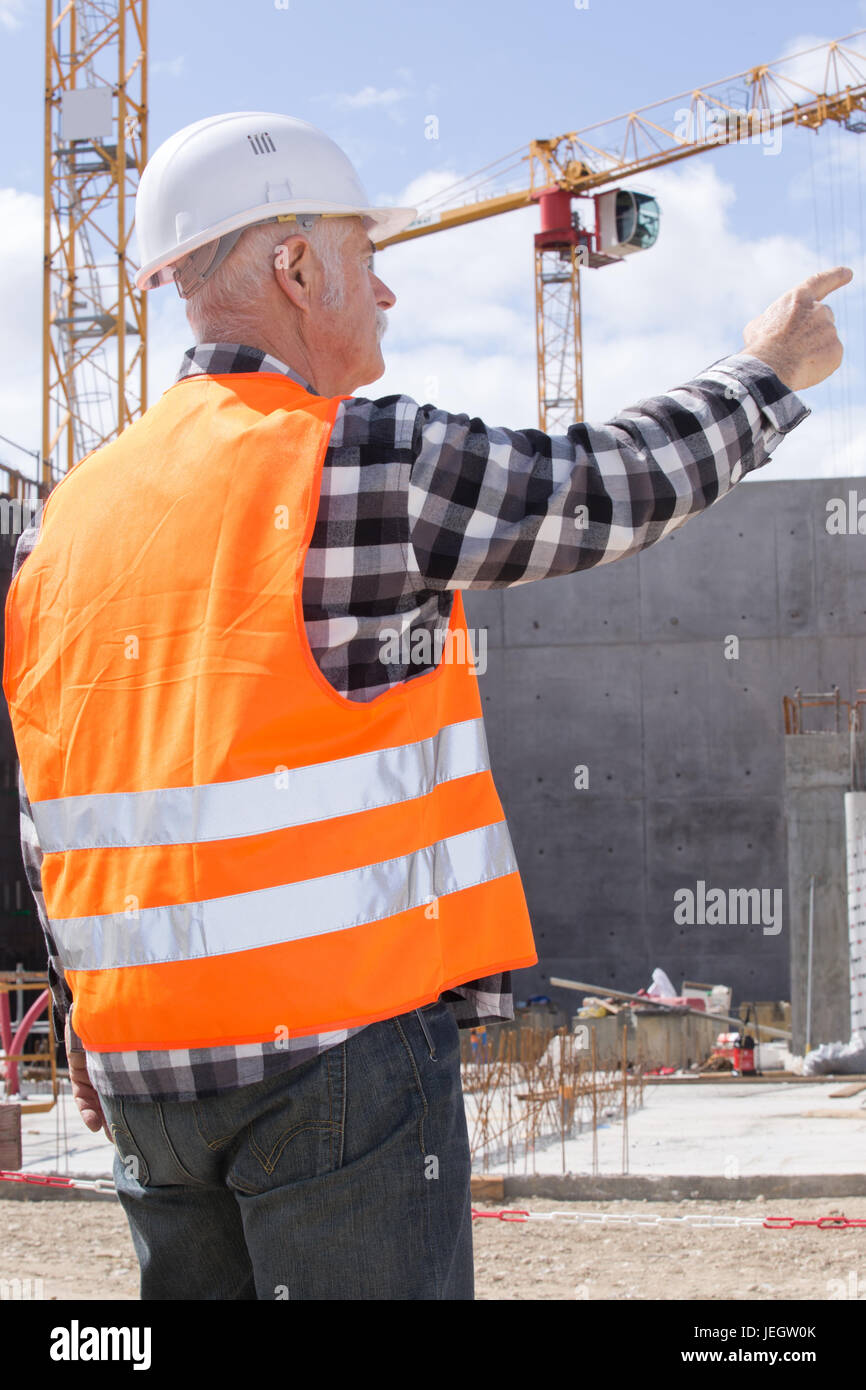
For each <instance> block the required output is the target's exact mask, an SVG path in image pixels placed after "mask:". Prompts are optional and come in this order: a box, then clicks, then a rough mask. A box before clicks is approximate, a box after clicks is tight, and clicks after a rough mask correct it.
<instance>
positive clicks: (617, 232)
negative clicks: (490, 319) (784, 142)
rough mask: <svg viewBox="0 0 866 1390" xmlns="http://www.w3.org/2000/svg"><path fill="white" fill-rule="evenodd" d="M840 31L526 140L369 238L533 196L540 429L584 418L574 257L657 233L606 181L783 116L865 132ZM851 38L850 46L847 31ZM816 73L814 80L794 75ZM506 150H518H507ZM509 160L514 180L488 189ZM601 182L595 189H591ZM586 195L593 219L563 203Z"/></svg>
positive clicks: (863, 77) (864, 79) (772, 127)
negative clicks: (771, 59)
mask: <svg viewBox="0 0 866 1390" xmlns="http://www.w3.org/2000/svg"><path fill="white" fill-rule="evenodd" d="M864 34H866V30H863V29H858V30H856V31H855V32H854V33H853V34H848V35H846V36H845V37H844V38H841V39H835V40H833V41H832V42H831V43H826V44H821V45H819V46H817V47H816V48H813V49H807V50H805V51H804V52H802V53H797V54H793V55H791V56H790V57H788V58H785V59H781V60H779V61H778V62H775V63H764V64H762V65H761V66H759V67H754V68H749V69H747V70H746V71H745V72H741V73H737V74H735V76H733V77H726V78H722V79H721V80H720V81H718V82H713V83H711V84H709V85H708V86H705V87H698V88H695V89H694V90H693V91H690V92H681V93H679V95H677V96H675V97H668V98H667V99H666V100H664V101H660V102H655V103H654V104H653V105H652V106H644V107H642V108H641V109H640V110H637V111H631V112H628V113H626V114H625V115H622V116H617V117H614V118H613V119H612V120H608V121H603V122H599V123H597V124H596V125H593V126H586V127H585V128H584V129H582V130H578V131H571V132H570V133H569V134H567V135H559V136H556V137H555V138H553V139H551V140H533V141H531V142H530V145H529V147H528V149H526V148H525V147H522V148H521V149H517V150H512V151H511V153H510V154H507V155H504V156H503V157H502V159H500V160H496V161H494V163H493V164H489V165H486V166H485V168H484V169H482V170H480V171H479V172H478V173H476V174H470V175H468V176H467V177H466V178H465V179H461V180H459V181H458V182H457V183H455V184H452V185H450V186H449V187H448V188H446V189H444V190H443V191H442V192H440V193H438V194H435V195H433V196H432V197H431V198H429V199H426V200H424V201H423V202H422V203H420V204H419V208H418V216H417V218H416V219H415V221H414V222H413V223H411V224H410V226H409V227H407V228H406V230H405V231H403V232H400V233H399V234H398V235H397V236H393V237H390V238H389V239H388V240H387V241H383V242H380V243H379V244H380V246H382V247H385V246H392V245H396V243H398V242H401V241H411V240H413V239H414V238H416V237H422V236H430V235H432V234H433V233H434V232H444V231H447V230H448V229H449V228H451V227H460V226H464V225H465V224H466V223H468V222H477V221H480V220H481V219H482V218H485V217H497V216H499V215H500V214H502V213H505V212H512V211H514V210H515V209H516V208H524V207H529V206H530V205H531V204H532V203H537V204H538V205H539V211H540V215H541V230H540V231H539V232H538V233H537V234H536V236H535V320H536V336H537V359H538V423H539V428H540V429H542V430H545V431H546V432H550V431H564V430H566V429H567V428H568V426H569V425H571V424H573V423H574V421H575V420H581V419H583V364H582V351H581V328H580V267H581V266H582V265H583V266H587V267H590V268H597V267H600V266H606V265H615V264H617V263H618V262H621V261H622V260H623V259H624V257H626V256H627V255H630V254H632V253H633V252H635V251H643V250H648V249H649V247H650V246H652V244H653V243H654V241H655V240H656V237H657V236H658V226H659V209H658V205H657V203H656V201H655V199H654V198H651V197H650V196H649V195H647V194H646V193H638V192H632V191H631V190H629V189H627V188H622V187H618V186H615V187H611V186H610V185H619V184H620V182H621V181H622V180H624V179H627V178H629V177H633V176H635V175H637V174H642V173H645V172H646V171H647V170H649V169H658V168H660V167H661V166H662V165H664V164H671V163H673V162H674V161H676V160H679V159H687V158H689V156H691V155H695V154H700V153H702V151H704V150H707V149H713V148H717V147H718V146H720V145H733V144H738V143H743V142H744V141H747V140H752V141H754V140H762V139H764V137H765V136H770V137H772V136H774V132H777V131H781V130H782V129H783V127H785V126H789V125H799V126H806V127H807V128H808V129H810V130H813V131H814V130H817V129H818V127H819V126H821V125H823V124H824V122H825V121H835V122H837V123H839V124H841V125H844V126H845V127H846V128H847V129H848V130H853V131H855V132H857V133H858V134H862V133H863V132H864V131H866V120H864V118H863V116H862V115H859V114H858V113H862V112H863V111H864V109H866V44H864V43H862V36H863V35H864ZM852 39H861V46H860V48H859V49H856V48H854V47H852V46H851V43H850V40H852ZM816 71H818V72H821V73H822V78H821V82H820V85H818V86H816V85H814V78H813V84H812V85H809V84H807V83H805V82H804V81H803V80H802V77H803V76H804V75H809V74H810V73H814V72H816ZM515 156H517V159H516V161H515ZM520 166H524V167H522V168H520V174H521V177H520V180H519V187H518V188H516V189H514V188H510V189H508V191H503V192H500V193H497V192H495V191H494V190H495V189H496V187H497V185H501V184H502V183H503V181H504V180H505V179H507V178H508V177H509V175H511V174H512V171H513V170H514V169H515V168H517V167H520ZM602 190H603V191H602ZM577 198H582V199H586V198H590V199H591V200H592V202H593V204H594V210H593V222H594V225H593V226H589V227H585V226H583V225H582V222H581V220H580V214H579V212H578V211H577V210H576V209H574V208H573V207H572V204H573V202H574V200H575V199H577Z"/></svg>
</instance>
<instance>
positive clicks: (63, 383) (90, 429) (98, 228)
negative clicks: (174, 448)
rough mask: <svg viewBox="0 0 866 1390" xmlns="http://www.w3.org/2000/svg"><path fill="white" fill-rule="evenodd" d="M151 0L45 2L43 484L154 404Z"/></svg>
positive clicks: (50, 483) (47, 486)
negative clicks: (149, 258)
mask: <svg viewBox="0 0 866 1390" xmlns="http://www.w3.org/2000/svg"><path fill="white" fill-rule="evenodd" d="M146 161H147V0H46V5H45V169H44V189H45V204H44V264H43V277H44V280H43V302H42V315H43V329H42V479H41V482H42V487H41V491H43V492H47V491H48V490H49V489H50V488H51V487H52V486H53V484H54V483H56V482H57V481H58V479H59V478H60V477H61V475H62V474H63V473H65V472H67V471H68V470H69V469H70V468H71V467H72V465H73V463H75V462H76V461H77V460H78V459H80V458H82V457H83V455H84V454H87V453H90V451H91V450H93V449H96V448H99V446H100V445H102V444H104V443H106V442H107V441H108V440H109V439H112V438H114V436H115V435H117V434H119V433H120V431H121V430H123V429H125V428H126V426H127V425H128V424H130V422H131V421H132V420H133V419H134V418H135V417H136V416H137V415H140V414H141V413H142V411H143V410H145V409H146V407H147V311H146V297H145V295H144V294H143V293H142V292H141V291H139V290H137V289H136V288H135V283H134V280H135V271H136V269H137V267H136V266H135V265H134V264H133V262H132V260H131V257H130V254H129V241H130V237H131V234H132V223H133V216H134V212H135V193H136V189H137V188H138V180H139V176H140V174H141V171H142V169H143V168H144V165H145V163H146Z"/></svg>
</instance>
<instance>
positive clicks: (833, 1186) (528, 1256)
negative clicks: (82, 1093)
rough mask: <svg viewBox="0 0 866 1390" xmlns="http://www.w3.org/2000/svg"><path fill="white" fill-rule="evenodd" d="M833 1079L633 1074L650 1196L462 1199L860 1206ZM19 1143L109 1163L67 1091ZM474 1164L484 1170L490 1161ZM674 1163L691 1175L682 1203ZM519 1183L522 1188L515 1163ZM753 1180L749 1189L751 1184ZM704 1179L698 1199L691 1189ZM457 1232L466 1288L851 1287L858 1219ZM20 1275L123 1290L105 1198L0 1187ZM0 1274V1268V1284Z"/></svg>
mask: <svg viewBox="0 0 866 1390" xmlns="http://www.w3.org/2000/svg"><path fill="white" fill-rule="evenodd" d="M846 1081H847V1078H842V1077H840V1078H835V1079H831V1078H826V1079H822V1080H821V1081H820V1082H813V1083H811V1084H808V1085H806V1084H797V1083H788V1084H784V1083H782V1082H775V1081H774V1082H768V1083H767V1084H762V1085H751V1086H749V1085H747V1084H745V1083H736V1082H733V1083H728V1085H727V1086H726V1085H724V1084H722V1083H713V1084H702V1085H700V1086H697V1087H693V1086H688V1085H677V1086H663V1085H659V1086H648V1087H647V1088H646V1092H645V1104H644V1106H643V1107H642V1108H641V1109H640V1110H638V1111H636V1112H635V1113H634V1114H632V1115H630V1116H629V1126H628V1171H629V1175H630V1176H629V1178H628V1179H625V1181H626V1182H630V1181H633V1180H635V1179H636V1180H638V1181H648V1180H653V1181H655V1182H656V1183H660V1184H662V1185H663V1186H664V1187H665V1190H664V1191H662V1192H659V1193H658V1195H660V1196H662V1197H663V1198H664V1200H658V1201H656V1200H643V1201H641V1200H639V1199H638V1198H639V1197H640V1196H643V1195H644V1194H643V1192H638V1193H635V1192H634V1191H632V1192H631V1193H629V1192H628V1190H626V1191H624V1192H623V1194H622V1198H621V1199H618V1200H604V1199H603V1198H605V1197H606V1196H607V1193H604V1194H601V1195H600V1196H599V1197H598V1198H597V1199H596V1200H593V1201H585V1200H577V1201H571V1202H569V1201H566V1200H563V1198H562V1197H560V1198H557V1199H555V1200H554V1199H551V1198H548V1199H542V1198H541V1197H535V1196H524V1195H520V1196H509V1197H507V1198H498V1199H497V1198H495V1195H494V1194H491V1195H493V1196H494V1200H491V1201H482V1200H480V1193H479V1196H478V1197H477V1198H476V1200H475V1205H476V1208H477V1209H478V1210H488V1211H490V1210H499V1209H501V1208H503V1207H512V1208H529V1209H530V1210H531V1211H537V1212H544V1211H552V1210H566V1211H569V1212H571V1213H585V1214H599V1213H610V1214H613V1213H626V1212H629V1213H633V1214H636V1215H640V1216H641V1217H642V1218H644V1219H645V1220H648V1221H651V1220H653V1219H654V1218H657V1217H665V1216H676V1217H682V1216H684V1215H686V1214H695V1213H705V1214H707V1215H709V1216H712V1217H714V1218H719V1217H724V1216H736V1217H740V1218H744V1217H750V1218H753V1219H754V1218H756V1219H758V1220H763V1219H764V1217H765V1216H767V1215H776V1216H779V1215H789V1216H795V1217H798V1218H800V1219H803V1218H812V1219H814V1218H817V1217H821V1216H828V1215H839V1214H840V1213H841V1214H844V1215H846V1216H848V1217H860V1218H866V1178H864V1185H863V1189H862V1192H863V1195H859V1194H860V1192H861V1188H860V1186H859V1182H858V1180H857V1177H856V1175H857V1174H858V1173H862V1172H863V1162H862V1156H863V1153H864V1137H866V1136H864V1130H866V1108H864V1106H863V1102H864V1096H866V1092H864V1091H862V1090H860V1089H859V1086H858V1085H856V1084H855V1085H853V1086H852V1085H846V1084H845V1083H846ZM852 1091H853V1092H854V1094H851V1092H852ZM622 1139H623V1127H622V1123H621V1120H616V1119H614V1118H613V1117H612V1118H611V1120H610V1122H609V1124H608V1126H607V1127H606V1128H605V1129H603V1130H601V1131H600V1132H599V1135H598V1140H599V1143H598V1174H599V1177H600V1178H602V1179H608V1180H611V1181H613V1180H617V1179H618V1175H620V1174H621V1173H622V1157H623V1152H622V1151H623V1144H622ZM22 1140H23V1162H22V1169H23V1170H24V1171H25V1172H29V1173H32V1174H38V1173H42V1174H44V1173H61V1174H63V1173H65V1174H66V1175H67V1176H69V1177H74V1178H85V1179H88V1178H94V1177H100V1178H110V1175H111V1159H112V1155H113V1150H112V1146H111V1144H110V1143H109V1142H108V1140H107V1139H106V1138H105V1137H104V1135H102V1134H96V1135H94V1134H91V1133H90V1132H89V1131H88V1130H86V1129H85V1127H84V1125H83V1122H82V1121H81V1118H80V1116H79V1115H78V1112H77V1110H76V1109H75V1107H74V1105H73V1103H72V1100H71V1097H70V1096H69V1095H68V1094H66V1095H64V1096H63V1097H62V1098H61V1102H60V1104H59V1105H58V1106H56V1107H55V1108H54V1109H53V1110H52V1111H50V1112H47V1113H41V1114H39V1113H27V1114H25V1115H23V1116H22ZM565 1147H566V1160H567V1161H566V1168H567V1169H570V1171H571V1173H572V1174H574V1175H575V1177H574V1178H573V1179H571V1180H569V1181H570V1182H572V1181H573V1183H574V1185H575V1186H574V1188H573V1189H572V1190H573V1191H576V1193H577V1196H578V1197H580V1195H581V1186H582V1183H584V1182H591V1181H592V1179H591V1177H590V1174H591V1172H592V1139H591V1135H590V1134H588V1133H584V1134H583V1135H582V1136H580V1138H579V1139H571V1140H569V1141H566V1146H565ZM534 1159H535V1167H536V1171H537V1172H538V1174H539V1175H540V1177H541V1176H542V1175H547V1176H546V1177H545V1178H544V1180H545V1181H550V1180H551V1178H552V1177H554V1176H555V1175H556V1174H557V1173H558V1172H561V1171H562V1168H561V1160H562V1153H561V1145H560V1143H559V1141H558V1140H557V1138H556V1137H555V1136H549V1137H548V1138H547V1139H546V1141H545V1142H543V1143H541V1144H539V1146H538V1149H537V1151H536V1153H535V1156H534ZM502 1166H504V1165H501V1166H500V1172H501V1171H502ZM522 1167H523V1165H522V1164H521V1165H518V1166H517V1172H516V1173H515V1177H519V1175H520V1169H521V1168H522ZM481 1168H482V1165H481V1164H479V1171H481ZM486 1171H487V1172H492V1171H495V1170H494V1165H490V1166H487V1168H486ZM685 1175H690V1176H692V1177H693V1179H694V1182H695V1183H696V1184H700V1183H703V1184H704V1185H705V1188H706V1190H705V1191H704V1193H703V1195H701V1196H699V1197H697V1200H695V1198H694V1197H693V1196H691V1195H690V1194H689V1188H688V1186H687V1183H686V1181H684V1177H685ZM804 1175H811V1177H806V1176H804ZM842 1175H847V1177H843V1176H842ZM668 1179H669V1180H670V1191H668V1190H667V1187H666V1186H665V1185H666V1184H667V1182H668ZM739 1179H744V1180H746V1181H747V1182H748V1183H751V1184H753V1186H751V1187H750V1188H749V1189H748V1190H746V1191H744V1192H742V1193H741V1194H740V1196H739V1198H736V1197H735V1196H734V1194H733V1193H732V1194H731V1197H730V1198H728V1197H727V1195H726V1193H725V1192H724V1191H722V1192H721V1193H719V1192H718V1187H719V1183H720V1182H724V1183H727V1182H728V1181H736V1180H739ZM495 1181H496V1182H499V1183H501V1182H502V1179H501V1178H498V1179H495ZM506 1181H509V1180H508V1179H506ZM521 1181H522V1182H523V1183H526V1184H528V1187H529V1189H530V1190H531V1186H532V1182H533V1179H532V1178H531V1177H530V1176H529V1175H527V1176H526V1177H525V1178H523V1179H522V1180H521ZM784 1181H790V1182H796V1181H801V1182H809V1183H810V1184H811V1189H810V1190H812V1191H813V1194H814V1193H817V1194H818V1195H812V1196H808V1197H807V1196H798V1197H797V1198H791V1197H781V1196H775V1195H773V1196H769V1195H765V1193H764V1188H763V1184H764V1183H766V1193H771V1192H773V1189H774V1186H775V1190H776V1191H778V1190H779V1188H778V1184H779V1183H780V1182H784ZM846 1182H847V1184H848V1186H847V1188H846V1187H845V1183H846ZM825 1183H826V1187H825V1186H824V1184H825ZM852 1183H853V1185H854V1191H855V1192H856V1193H857V1194H858V1195H855V1196H850V1195H845V1196H841V1195H839V1193H840V1192H843V1191H847V1192H849V1193H850V1191H851V1184H852ZM754 1184H757V1185H758V1190H759V1192H761V1194H762V1195H761V1196H757V1197H755V1195H754V1194H755V1187H754ZM12 1186H13V1185H11V1184H7V1185H5V1187H3V1186H2V1185H0V1189H2V1190H0V1195H3V1196H6V1197H11V1196H19V1195H21V1194H22V1189H21V1187H20V1186H19V1187H18V1189H17V1192H13V1190H12ZM710 1186H711V1187H714V1188H715V1189H716V1192H715V1193H714V1195H716V1196H717V1199H716V1200H711V1199H710V1197H709V1195H708V1191H709V1187H710ZM678 1189H679V1192H682V1197H680V1196H679V1192H678ZM29 1190H32V1189H29ZM514 1190H517V1191H521V1188H519V1187H518V1188H516V1189H514ZM523 1190H526V1188H524V1189H523ZM487 1195H488V1193H487V1192H486V1191H485V1196H487ZM617 1195H618V1196H619V1194H617ZM474 1240H475V1263H476V1275H477V1281H476V1296H477V1298H479V1299H486V1300H491V1299H492V1300H511V1299H521V1300H523V1299H533V1300H540V1299H590V1300H592V1299H623V1300H628V1299H671V1300H694V1299H709V1300H719V1299H721V1300H724V1299H734V1300H746V1301H749V1300H787V1299H818V1300H825V1299H841V1298H852V1297H853V1298H858V1299H860V1300H863V1301H866V1227H851V1228H847V1229H832V1230H819V1229H816V1228H813V1227H796V1228H794V1229H793V1230H769V1229H767V1228H765V1227H763V1226H760V1225H755V1226H745V1225H744V1226H734V1227H732V1226H721V1225H717V1226H694V1225H688V1224H686V1223H683V1224H657V1225H640V1224H637V1223H635V1224H631V1223H628V1224H613V1223H609V1224H595V1223H592V1224H590V1223H583V1222H573V1221H560V1220H556V1221H539V1222H533V1221H529V1222H526V1223H523V1222H521V1223H512V1222H502V1221H498V1220H491V1219H480V1220H477V1221H476V1222H475V1223H474ZM28 1279H30V1280H41V1281H42V1282H41V1286H39V1287H40V1288H41V1292H42V1296H44V1297H45V1298H46V1299H55V1298H56V1299H59V1300H65V1299H74V1300H84V1299H116V1298H122V1299H137V1298H138V1267H137V1261H136V1259H135V1254H134V1251H133V1248H132V1243H131V1240H130V1236H129V1231H128V1227H127V1224H126V1218H125V1216H124V1214H123V1211H122V1209H121V1208H120V1206H119V1205H118V1203H117V1201H116V1199H113V1198H111V1199H108V1200H101V1201H93V1200H82V1199H72V1198H64V1199H62V1200H61V1199H53V1200H0V1281H4V1280H22V1281H26V1280H28ZM5 1288H6V1285H5V1284H3V1283H0V1296H2V1290H3V1289H5ZM6 1296H8V1295H6Z"/></svg>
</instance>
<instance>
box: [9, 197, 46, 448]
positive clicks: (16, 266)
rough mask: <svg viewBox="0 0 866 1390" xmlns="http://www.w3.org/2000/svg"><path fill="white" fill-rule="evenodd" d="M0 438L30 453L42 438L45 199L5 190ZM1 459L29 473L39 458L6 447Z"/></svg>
mask: <svg viewBox="0 0 866 1390" xmlns="http://www.w3.org/2000/svg"><path fill="white" fill-rule="evenodd" d="M0 264H2V266H3V274H2V275H0V323H2V324H3V332H2V333H0V434H5V435H7V436H8V438H10V439H14V440H15V442H16V443H17V444H21V445H22V446H23V447H24V448H26V449H38V448H39V447H40V442H41V441H40V435H41V428H42V425H41V409H42V407H41V381H42V378H41V372H42V348H41V341H42V199H41V198H38V197H36V196H35V194H32V193H19V192H18V191H17V190H15V189H14V188H2V189H0ZM0 458H2V459H3V460H4V462H8V463H10V464H11V465H12V467H14V468H17V469H19V470H20V471H21V472H23V473H27V474H30V475H31V476H32V475H34V473H35V460H33V462H32V463H29V462H28V460H27V459H26V457H25V455H24V454H20V453H18V451H17V450H10V449H9V448H8V446H7V445H5V444H2V443H0Z"/></svg>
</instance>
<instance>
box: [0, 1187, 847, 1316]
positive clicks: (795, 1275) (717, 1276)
mask: <svg viewBox="0 0 866 1390" xmlns="http://www.w3.org/2000/svg"><path fill="white" fill-rule="evenodd" d="M509 1205H510V1206H513V1207H520V1206H525V1207H527V1208H529V1209H530V1210H532V1211H553V1210H568V1211H573V1212H576V1213H578V1212H585V1213H598V1212H609V1213H622V1212H633V1213H636V1214H640V1215H642V1216H644V1217H656V1216H683V1215H685V1214H687V1213H705V1212H708V1213H711V1214H715V1215H732V1216H749V1217H761V1218H763V1217H764V1216H766V1215H768V1214H773V1215H790V1216H796V1217H800V1218H806V1217H810V1218H815V1217H818V1216H827V1215H830V1214H835V1215H838V1214H839V1213H840V1212H844V1214H845V1215H846V1216H858V1217H866V1198H863V1197H861V1198H856V1197H846V1198H844V1199H842V1198H829V1199H826V1200H821V1199H818V1198H814V1199H812V1198H810V1199H805V1198H804V1199H800V1200H797V1201H777V1200H773V1201H765V1202H762V1201H760V1199H759V1200H757V1201H739V1202H688V1201H684V1202H594V1203H583V1202H574V1203H570V1204H564V1203H562V1202H552V1201H543V1200H541V1199H540V1198H528V1199H526V1200H525V1201H523V1202H512V1203H509ZM476 1209H477V1210H479V1211H495V1210H499V1209H500V1204H497V1203H493V1204H491V1203H484V1202H477V1203H476ZM474 1237H475V1268H476V1297H477V1298H478V1299H481V1300H499V1301H508V1302H510V1301H511V1300H518V1299H521V1300H523V1299H532V1300H546V1299H617V1300H620V1299H672V1300H694V1299H713V1300H718V1299H721V1300H726V1299H735V1300H736V1299H739V1300H747V1301H752V1300H759V1301H760V1300H762V1299H764V1300H776V1299H800V1298H805V1299H834V1298H840V1297H846V1298H851V1297H855V1298H860V1299H861V1300H866V1227H861V1228H857V1227H853V1228H851V1229H848V1230H832V1231H828V1230H823V1231H820V1230H816V1229H810V1228H808V1227H807V1228H802V1229H795V1230H791V1231H771V1230H766V1229H764V1228H762V1227H740V1228H734V1229H731V1228H723V1227H715V1228H714V1227H701V1228H698V1229H695V1228H688V1229H686V1228H683V1227H678V1226H657V1227H648V1226H638V1225H628V1226H623V1227H620V1226H616V1227H614V1226H611V1225H599V1224H593V1225H583V1224H582V1223H576V1222H567V1221H550V1222H538V1223H533V1222H522V1223H519V1224H518V1223H513V1222H502V1221H493V1220H477V1221H476V1222H475V1226H474ZM10 1279H21V1280H27V1279H41V1280H42V1289H41V1293H42V1296H43V1297H44V1298H46V1299H72V1300H75V1301H78V1300H83V1299H97V1300H98V1299H137V1298H138V1268H137V1262H136V1259H135V1255H134V1252H133V1249H132V1243H131V1241H130V1238H129V1231H128V1228H127V1225H126V1218H125V1217H124V1215H123V1212H122V1211H121V1210H120V1208H119V1207H117V1206H114V1205H113V1204H109V1203H108V1202H76V1201H67V1202H19V1201H0V1280H10ZM12 1287H13V1288H14V1287H16V1286H12ZM25 1287H26V1286H25ZM0 1296H5V1297H9V1290H8V1287H7V1286H6V1285H3V1284H0Z"/></svg>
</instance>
